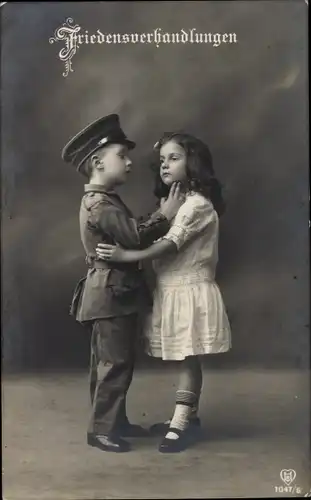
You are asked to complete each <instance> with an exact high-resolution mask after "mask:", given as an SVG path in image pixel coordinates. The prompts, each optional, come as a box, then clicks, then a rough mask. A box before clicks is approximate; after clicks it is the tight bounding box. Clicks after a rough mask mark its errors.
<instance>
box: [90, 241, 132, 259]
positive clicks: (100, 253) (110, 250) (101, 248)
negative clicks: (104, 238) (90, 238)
mask: <svg viewBox="0 0 311 500" xmlns="http://www.w3.org/2000/svg"><path fill="white" fill-rule="evenodd" d="M96 255H97V257H98V258H99V259H102V260H110V261H112V262H123V259H124V255H125V252H124V250H123V249H122V248H120V247H117V246H116V245H108V244H107V243H98V245H97V247H96Z"/></svg>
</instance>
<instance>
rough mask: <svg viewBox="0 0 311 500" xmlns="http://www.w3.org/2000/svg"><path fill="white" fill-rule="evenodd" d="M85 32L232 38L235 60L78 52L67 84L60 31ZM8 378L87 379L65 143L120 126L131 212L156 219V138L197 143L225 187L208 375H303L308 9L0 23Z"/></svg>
mask: <svg viewBox="0 0 311 500" xmlns="http://www.w3.org/2000/svg"><path fill="white" fill-rule="evenodd" d="M68 17H71V18H73V20H74V22H75V23H77V24H79V25H80V26H81V28H82V31H84V30H88V31H89V33H90V34H91V33H94V32H96V30H97V29H100V30H101V31H102V32H106V33H107V32H111V33H128V32H138V33H146V32H148V31H152V30H153V29H154V28H157V27H159V28H161V29H162V31H163V32H165V31H168V32H174V31H178V30H180V29H182V28H188V29H190V28H196V29H197V30H198V31H201V32H209V31H212V32H235V33H236V34H237V38H238V43H237V44H235V45H234V44H231V45H230V44H227V45H225V44H224V45H221V46H220V47H217V48H214V47H212V46H211V45H205V44H202V45H197V44H193V45H191V44H185V45H183V44H179V45H178V44H175V45H173V44H171V45H164V44H162V45H160V47H159V48H156V47H155V45H150V44H136V45H133V44H128V45H113V44H111V45H105V44H102V45H81V46H80V48H79V50H78V52H77V54H76V55H75V56H74V57H73V59H72V64H73V69H74V71H73V72H72V73H70V74H69V75H68V77H66V78H64V77H63V76H62V73H63V71H64V64H63V63H62V62H61V61H60V59H59V55H58V53H59V51H60V50H61V48H62V47H63V44H62V42H58V43H54V44H50V43H49V38H50V37H51V36H53V35H54V31H55V30H56V29H57V28H58V27H60V26H61V25H62V23H63V22H64V21H65V20H66V19H67V18H68ZM1 31H2V35H1V38H2V39H1V42H2V55H1V73H2V74H1V92H2V95H1V97H2V116H1V118H2V130H1V160H2V161H1V165H2V208H3V210H2V231H3V233H2V235H3V238H2V249H3V253H2V258H3V260H2V307H3V309H2V312H3V330H2V331H3V339H2V340H3V355H4V366H5V367H6V368H7V369H9V368H12V369H13V368H17V369H26V368H39V367H48V366H49V367H52V366H61V365H63V366H68V367H70V366H72V367H73V366H86V365H87V362H88V338H87V336H86V334H85V332H84V330H83V329H82V327H81V326H80V325H78V324H77V323H75V322H74V320H73V319H72V318H70V317H69V316H68V307H69V303H70V300H71V296H72V290H73V288H74V286H75V283H76V281H77V280H78V279H79V278H80V277H81V276H82V275H83V274H84V255H83V250H82V246H81V243H80V238H79V228H78V218H77V217H78V209H79V204H80V197H81V194H82V191H83V184H84V179H83V178H82V177H80V176H79V175H78V174H76V173H75V171H74V170H73V169H71V168H70V167H69V166H67V165H65V164H63V163H62V160H61V158H60V151H61V148H62V147H63V145H64V144H65V143H66V141H67V140H68V138H70V136H72V135H73V134H75V133H76V132H77V131H78V130H79V129H80V128H82V127H84V126H85V125H86V124H87V123H88V122H90V121H92V120H94V119H96V118H98V117H99V116H102V115H105V114H108V113H111V112H118V113H119V114H120V116H121V120H122V125H123V127H124V129H125V131H126V133H127V134H128V135H129V136H130V137H131V138H133V139H134V140H136V141H137V143H138V147H137V150H136V151H135V152H134V154H133V159H134V161H135V168H134V170H133V173H132V176H131V179H130V181H129V184H128V186H127V187H126V188H124V189H122V193H123V195H124V198H125V201H126V202H127V203H128V204H129V205H130V206H131V207H132V209H133V211H134V212H135V214H137V215H139V214H142V213H146V212H148V211H149V210H151V209H152V208H153V206H154V201H155V200H154V199H153V197H152V196H151V195H150V193H151V189H152V174H151V172H150V169H149V166H148V165H149V161H150V151H151V149H152V146H153V144H154V143H155V141H156V140H157V139H158V137H159V135H160V134H161V133H162V132H163V131H164V130H173V129H175V128H177V129H180V128H182V129H185V130H187V131H189V132H190V133H193V134H196V135H198V136H199V137H200V138H202V139H203V140H206V141H207V142H208V144H209V146H210V148H211V150H212V153H213V156H214V161H215V167H216V170H217V173H218V176H219V177H220V179H221V180H222V182H223V183H224V184H225V195H226V198H227V202H228V210H227V213H226V215H225V216H224V218H223V219H222V223H221V240H220V265H219V274H218V280H219V284H220V286H221V290H222V292H223V295H224V298H225V302H226V305H227V308H228V312H229V315H230V320H231V323H232V330H233V350H232V351H231V352H230V353H229V354H225V355H221V356H218V357H217V356H216V357H213V358H210V361H209V362H210V363H212V364H213V365H215V366H218V365H222V366H228V365H229V364H231V365H249V366H255V365H258V366H261V367H276V368H277V367H281V366H288V367H291V366H294V367H302V366H306V365H307V364H308V362H309V302H308V299H309V287H308V285H309V258H308V253H309V252H308V242H309V240H308V212H309V210H308V203H309V200H308V115H307V109H308V107H307V79H308V72H307V5H306V3H305V2H304V1H303V0H301V1H300V0H295V1H269V2H261V1H241V2H240V1H233V2H163V3H161V2H139V3H138V2H137V3H136V2H96V3H95V2H94V3H86V2H82V3H76V2H74V3H45V2H33V3H13V4H10V3H7V4H6V5H4V6H3V7H2V8H1Z"/></svg>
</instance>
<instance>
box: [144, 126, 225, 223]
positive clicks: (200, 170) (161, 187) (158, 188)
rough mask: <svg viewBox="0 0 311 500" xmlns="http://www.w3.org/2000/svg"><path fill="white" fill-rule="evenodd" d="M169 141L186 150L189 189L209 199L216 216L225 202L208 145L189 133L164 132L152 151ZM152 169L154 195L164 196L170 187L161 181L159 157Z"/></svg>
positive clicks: (223, 207) (223, 209)
mask: <svg viewBox="0 0 311 500" xmlns="http://www.w3.org/2000/svg"><path fill="white" fill-rule="evenodd" d="M169 141H174V142H176V143H177V144H179V145H180V146H181V147H182V148H183V149H184V150H185V152H186V157H187V165H186V171H187V176H188V179H189V185H190V188H191V190H193V191H196V192H198V193H201V194H202V195H203V196H205V197H206V198H208V199H210V200H211V202H212V204H213V206H214V209H215V210H216V212H217V214H218V216H221V215H222V214H223V213H224V211H225V202H224V200H223V197H222V185H221V184H220V182H219V181H218V179H217V178H216V177H215V172H214V168H213V159H212V155H211V152H210V150H209V148H208V146H207V145H206V144H204V142H202V141H201V140H200V139H197V138H196V137H193V136H191V135H189V134H185V133H180V132H175V133H172V132H166V133H164V134H163V136H162V137H161V139H160V140H159V141H158V142H157V143H156V144H155V145H154V151H156V152H157V153H159V152H160V149H161V147H162V146H163V145H164V144H166V143H167V142H169ZM152 169H153V170H154V171H155V176H156V178H155V189H154V195H155V196H156V197H157V198H158V199H160V198H164V197H165V198H166V197H167V196H168V193H169V190H170V188H169V186H166V184H164V183H163V182H162V179H161V177H160V163H159V157H158V159H157V161H156V162H154V163H153V165H152Z"/></svg>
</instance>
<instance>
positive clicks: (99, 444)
mask: <svg viewBox="0 0 311 500" xmlns="http://www.w3.org/2000/svg"><path fill="white" fill-rule="evenodd" d="M87 444H88V445H89V446H94V447H95V448H99V449H100V450H102V451H111V452H114V453H124V452H126V451H130V449H131V447H130V444H129V443H128V442H127V441H124V440H123V439H121V438H119V437H109V436H105V435H101V434H88V435H87Z"/></svg>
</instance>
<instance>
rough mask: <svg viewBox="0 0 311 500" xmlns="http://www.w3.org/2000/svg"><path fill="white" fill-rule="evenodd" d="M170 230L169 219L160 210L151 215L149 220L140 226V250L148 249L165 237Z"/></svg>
mask: <svg viewBox="0 0 311 500" xmlns="http://www.w3.org/2000/svg"><path fill="white" fill-rule="evenodd" d="M169 228H170V224H169V221H168V220H167V218H166V217H165V216H164V215H163V214H162V213H161V212H160V211H159V210H158V211H156V212H154V213H153V214H151V215H150V216H149V217H148V219H147V220H145V221H141V222H140V223H139V224H138V227H137V229H138V233H139V238H140V248H147V247H148V246H150V245H152V243H153V242H154V241H156V240H157V239H159V238H161V237H162V236H164V235H165V234H166V233H167V232H168V231H169Z"/></svg>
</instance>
